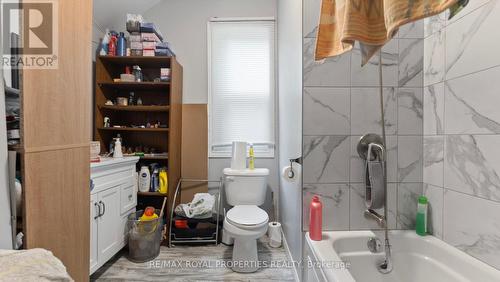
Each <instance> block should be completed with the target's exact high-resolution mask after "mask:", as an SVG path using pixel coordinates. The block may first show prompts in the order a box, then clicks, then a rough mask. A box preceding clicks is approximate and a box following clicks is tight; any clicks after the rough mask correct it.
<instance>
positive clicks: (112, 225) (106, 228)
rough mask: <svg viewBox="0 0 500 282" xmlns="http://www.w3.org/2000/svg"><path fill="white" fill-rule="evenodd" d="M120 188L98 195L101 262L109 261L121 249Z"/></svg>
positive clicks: (99, 254)
mask: <svg viewBox="0 0 500 282" xmlns="http://www.w3.org/2000/svg"><path fill="white" fill-rule="evenodd" d="M120 188H121V185H120V184H117V185H116V186H113V187H112V188H110V189H107V190H105V191H102V192H100V193H99V194H98V196H99V201H98V203H97V204H98V205H99V207H100V209H101V215H100V216H99V218H98V219H97V220H98V225H99V226H98V228H99V232H98V236H97V237H98V238H97V242H98V243H97V244H98V250H99V252H98V254H97V256H98V257H99V261H107V260H108V259H110V258H111V257H112V256H113V255H114V254H115V253H116V252H117V251H118V249H119V248H120V247H121V245H120V243H121V242H120V233H119V232H118V230H119V228H120V225H121V224H120V222H121V220H120Z"/></svg>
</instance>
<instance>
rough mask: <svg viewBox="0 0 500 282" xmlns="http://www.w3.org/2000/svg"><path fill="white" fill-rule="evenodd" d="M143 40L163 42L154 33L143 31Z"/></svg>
mask: <svg viewBox="0 0 500 282" xmlns="http://www.w3.org/2000/svg"><path fill="white" fill-rule="evenodd" d="M141 40H142V41H147V42H161V40H160V38H158V36H157V35H156V34H154V33H147V32H146V33H141Z"/></svg>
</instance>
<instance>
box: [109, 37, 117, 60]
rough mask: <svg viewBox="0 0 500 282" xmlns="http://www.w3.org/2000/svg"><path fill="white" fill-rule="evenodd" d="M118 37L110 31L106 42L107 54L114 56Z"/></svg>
mask: <svg viewBox="0 0 500 282" xmlns="http://www.w3.org/2000/svg"><path fill="white" fill-rule="evenodd" d="M117 40H118V38H117V37H116V33H114V32H112V33H111V38H110V39H109V44H108V56H116V41H117Z"/></svg>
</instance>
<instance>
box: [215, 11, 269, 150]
mask: <svg viewBox="0 0 500 282" xmlns="http://www.w3.org/2000/svg"><path fill="white" fill-rule="evenodd" d="M208 36H209V88H210V89H209V90H210V91H209V92H210V95H209V96H210V97H209V115H210V154H211V156H228V155H229V154H230V152H231V143H232V142H233V141H247V142H249V143H253V144H254V148H255V152H256V154H257V156H268V157H272V156H274V143H275V35H274V21H227V22H224V21H217V22H210V23H209V35H208Z"/></svg>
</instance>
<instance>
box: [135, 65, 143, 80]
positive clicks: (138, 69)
mask: <svg viewBox="0 0 500 282" xmlns="http://www.w3.org/2000/svg"><path fill="white" fill-rule="evenodd" d="M133 69H134V76H135V82H142V80H143V77H142V69H141V67H140V66H138V65H135V66H133Z"/></svg>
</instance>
